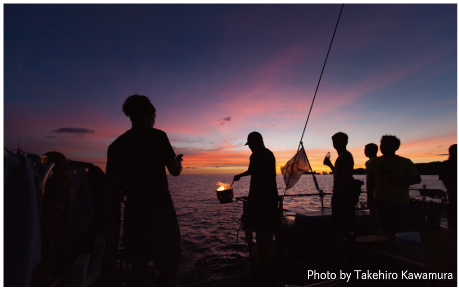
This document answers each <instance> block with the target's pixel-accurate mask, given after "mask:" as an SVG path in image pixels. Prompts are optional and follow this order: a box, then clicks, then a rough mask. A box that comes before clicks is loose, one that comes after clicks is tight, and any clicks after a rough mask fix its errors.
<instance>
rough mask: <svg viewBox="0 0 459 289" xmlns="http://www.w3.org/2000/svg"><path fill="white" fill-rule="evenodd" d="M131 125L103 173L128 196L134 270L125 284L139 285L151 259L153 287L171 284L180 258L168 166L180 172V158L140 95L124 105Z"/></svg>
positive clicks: (127, 222)
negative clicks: (155, 125)
mask: <svg viewBox="0 0 459 289" xmlns="http://www.w3.org/2000/svg"><path fill="white" fill-rule="evenodd" d="M123 112H124V113H125V114H126V116H128V117H129V118H130V119H131V122H132V128H131V129H130V130H128V131H126V132H125V133H124V134H122V135H121V136H120V137H118V138H117V139H116V140H115V141H114V142H113V143H112V144H111V145H110V146H109V147H108V154H107V175H108V177H109V179H110V180H111V181H113V182H114V183H115V184H116V185H117V187H118V189H119V190H120V191H123V193H124V195H126V196H127V199H126V206H125V209H124V238H125V239H124V240H125V246H126V254H127V256H128V258H129V260H130V261H131V262H132V265H133V269H132V272H131V274H130V276H129V281H128V286H143V285H144V282H145V273H146V269H147V266H148V262H149V260H150V258H152V259H153V264H154V266H155V269H156V270H158V271H159V275H158V280H157V282H156V286H173V285H175V278H176V275H177V265H178V261H179V259H180V258H181V249H180V229H179V226H178V222H177V216H176V214H175V209H174V205H173V203H172V199H171V195H170V193H169V188H168V182H167V176H166V169H165V167H167V169H168V171H169V173H170V174H171V175H173V176H178V175H180V173H181V171H182V164H181V161H182V159H181V157H182V155H178V156H175V153H174V150H173V149H172V146H171V144H170V142H169V139H168V138H167V135H166V133H165V132H163V131H161V130H158V129H155V128H153V126H154V124H155V120H156V110H155V108H154V106H153V105H152V104H151V102H150V100H149V99H148V98H147V97H146V96H143V95H137V94H135V95H131V96H130V97H128V98H127V99H126V101H125V102H124V104H123Z"/></svg>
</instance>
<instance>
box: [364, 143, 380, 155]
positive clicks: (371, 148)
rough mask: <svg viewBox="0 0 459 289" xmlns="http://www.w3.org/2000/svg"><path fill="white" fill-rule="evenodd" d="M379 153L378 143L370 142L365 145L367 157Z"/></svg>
mask: <svg viewBox="0 0 459 289" xmlns="http://www.w3.org/2000/svg"><path fill="white" fill-rule="evenodd" d="M377 154H378V145H377V144H374V143H369V144H367V145H366V146H365V156H366V157H367V158H374V157H376V155H377Z"/></svg>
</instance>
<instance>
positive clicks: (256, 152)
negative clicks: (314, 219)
mask: <svg viewBox="0 0 459 289" xmlns="http://www.w3.org/2000/svg"><path fill="white" fill-rule="evenodd" d="M245 145H248V146H249V148H250V150H252V155H251V156H250V164H249V169H248V170H247V171H246V172H244V173H242V174H239V175H235V176H234V181H239V180H240V179H241V177H245V176H251V179H250V189H249V196H248V200H247V204H246V209H245V214H244V215H243V217H242V221H243V224H244V226H246V227H249V228H251V229H252V230H253V231H255V232H256V235H257V244H258V246H259V247H258V248H259V252H260V265H261V266H266V264H267V259H268V254H269V249H270V243H271V240H272V237H271V234H270V229H273V231H274V233H275V235H276V241H277V243H278V244H279V246H281V247H282V246H283V235H282V220H281V217H280V213H279V209H278V192H277V182H276V158H275V157H274V154H273V153H272V152H271V151H270V150H269V149H267V148H266V147H265V145H264V143H263V137H262V136H261V134H260V133H258V132H255V131H254V132H251V133H250V134H249V136H248V137H247V143H246V144H245ZM266 269H267V268H263V267H262V269H260V267H259V268H258V270H259V271H261V272H260V273H266Z"/></svg>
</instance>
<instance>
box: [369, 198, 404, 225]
mask: <svg viewBox="0 0 459 289" xmlns="http://www.w3.org/2000/svg"><path fill="white" fill-rule="evenodd" d="M374 204H375V212H376V218H377V219H378V224H379V227H380V228H381V229H383V230H384V232H385V233H398V232H409V231H411V216H410V205H409V204H400V203H393V202H386V201H382V200H374Z"/></svg>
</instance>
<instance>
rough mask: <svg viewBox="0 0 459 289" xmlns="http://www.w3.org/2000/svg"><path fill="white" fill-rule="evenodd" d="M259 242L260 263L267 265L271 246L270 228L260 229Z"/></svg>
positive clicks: (258, 231) (258, 233) (258, 232)
mask: <svg viewBox="0 0 459 289" xmlns="http://www.w3.org/2000/svg"><path fill="white" fill-rule="evenodd" d="M256 232H257V244H258V250H259V252H260V265H263V266H264V265H265V264H267V262H268V255H269V249H270V246H271V240H272V239H271V234H270V232H269V229H258V230H257V231H256Z"/></svg>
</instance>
